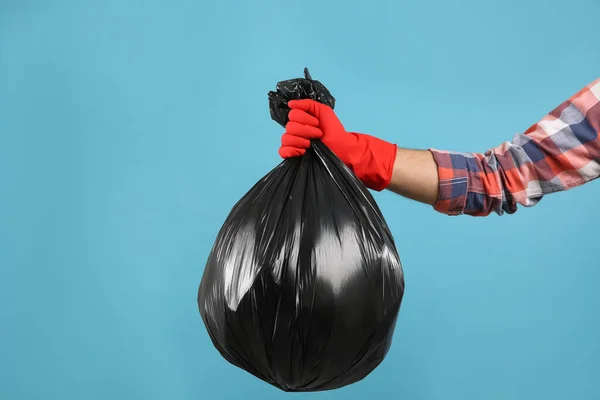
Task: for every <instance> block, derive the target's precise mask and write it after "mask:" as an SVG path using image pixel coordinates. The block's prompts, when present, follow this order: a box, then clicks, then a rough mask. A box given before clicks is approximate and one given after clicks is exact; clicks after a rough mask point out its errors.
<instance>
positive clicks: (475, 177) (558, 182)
mask: <svg viewBox="0 0 600 400" xmlns="http://www.w3.org/2000/svg"><path fill="white" fill-rule="evenodd" d="M430 151H431V153H432V154H433V157H434V159H435V162H436V163H437V166H438V173H439V179H440V184H439V198H438V202H437V204H436V205H435V209H436V210H437V211H439V212H442V213H445V214H449V215H459V214H468V215H474V216H485V215H489V214H490V213H492V212H495V213H497V214H499V215H502V214H503V213H505V212H506V213H508V214H512V213H514V212H516V211H517V206H518V205H522V206H525V207H531V206H534V205H536V204H537V203H538V202H539V201H540V199H541V198H542V197H543V196H544V195H546V194H549V193H554V192H559V191H564V190H567V189H570V188H573V187H576V186H580V185H582V184H584V183H586V182H589V181H591V180H594V179H596V178H598V176H600V79H598V80H596V81H594V82H593V83H591V84H590V85H588V86H586V87H585V88H583V89H582V90H581V91H580V92H579V93H577V94H576V95H574V96H573V97H571V98H570V99H569V100H567V101H565V102H564V103H562V104H561V105H560V106H558V107H557V108H556V109H554V110H553V111H552V112H550V113H549V114H548V115H546V116H545V117H544V118H543V119H542V120H541V121H540V122H538V123H537V124H535V125H533V126H532V127H530V128H529V129H528V130H527V131H526V132H525V133H523V134H517V135H515V137H514V138H513V140H512V142H506V143H504V144H502V145H500V146H498V147H496V148H493V149H490V150H488V151H487V152H486V153H485V154H474V153H456V152H448V151H439V150H434V149H431V150H430Z"/></svg>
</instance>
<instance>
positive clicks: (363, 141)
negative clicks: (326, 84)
mask: <svg viewBox="0 0 600 400" xmlns="http://www.w3.org/2000/svg"><path fill="white" fill-rule="evenodd" d="M288 106H289V107H290V109H291V110H290V112H289V122H288V124H287V125H286V131H285V133H284V134H283V136H282V138H281V148H280V149H279V155H280V156H281V157H283V158H290V157H298V156H301V155H303V154H304V153H305V152H306V149H308V148H309V147H310V141H311V140H312V139H320V140H321V141H322V142H323V144H325V145H326V146H327V147H328V148H329V149H330V150H331V151H332V152H333V153H334V154H335V155H336V156H338V157H339V159H340V160H342V162H344V164H346V165H347V166H348V167H349V168H350V169H351V170H352V171H353V172H354V174H355V175H356V176H357V177H358V179H360V180H361V181H362V182H363V183H364V184H365V186H367V187H368V188H370V189H373V190H378V191H379V190H383V189H385V188H386V187H387V186H388V185H389V183H390V180H391V179H392V172H393V169H394V162H395V161H396V149H397V146H396V145H395V144H391V143H388V142H386V141H383V140H381V139H378V138H376V137H373V136H370V135H365V134H361V133H353V132H347V131H346V129H344V126H343V125H342V123H341V122H340V120H339V119H338V117H337V116H336V115H335V112H334V111H333V109H332V108H331V107H329V106H327V105H325V104H322V103H319V102H317V101H314V100H292V101H290V102H288Z"/></svg>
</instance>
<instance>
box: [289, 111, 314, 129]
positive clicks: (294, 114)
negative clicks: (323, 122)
mask: <svg viewBox="0 0 600 400" xmlns="http://www.w3.org/2000/svg"><path fill="white" fill-rule="evenodd" d="M288 119H289V120H290V121H293V122H298V123H300V124H304V125H310V126H319V120H318V119H317V118H315V117H313V116H312V115H310V114H309V113H307V112H306V111H303V110H299V109H297V108H295V109H292V110H290V112H289V114H288Z"/></svg>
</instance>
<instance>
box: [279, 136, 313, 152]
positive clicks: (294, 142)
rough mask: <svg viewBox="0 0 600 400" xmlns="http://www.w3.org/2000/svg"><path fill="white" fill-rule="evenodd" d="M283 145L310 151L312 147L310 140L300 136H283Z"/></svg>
mask: <svg viewBox="0 0 600 400" xmlns="http://www.w3.org/2000/svg"><path fill="white" fill-rule="evenodd" d="M281 144H282V145H283V146H288V147H295V148H297V149H308V148H309V147H310V140H308V139H305V138H303V137H300V136H294V135H290V134H284V135H283V136H281Z"/></svg>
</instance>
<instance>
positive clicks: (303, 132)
mask: <svg viewBox="0 0 600 400" xmlns="http://www.w3.org/2000/svg"><path fill="white" fill-rule="evenodd" d="M285 133H288V134H290V135H294V136H300V137H303V138H305V139H320V138H321V136H323V132H322V131H321V130H320V129H319V128H317V127H315V126H310V125H304V124H300V123H298V122H294V121H290V122H288V123H287V125H286V126H285Z"/></svg>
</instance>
